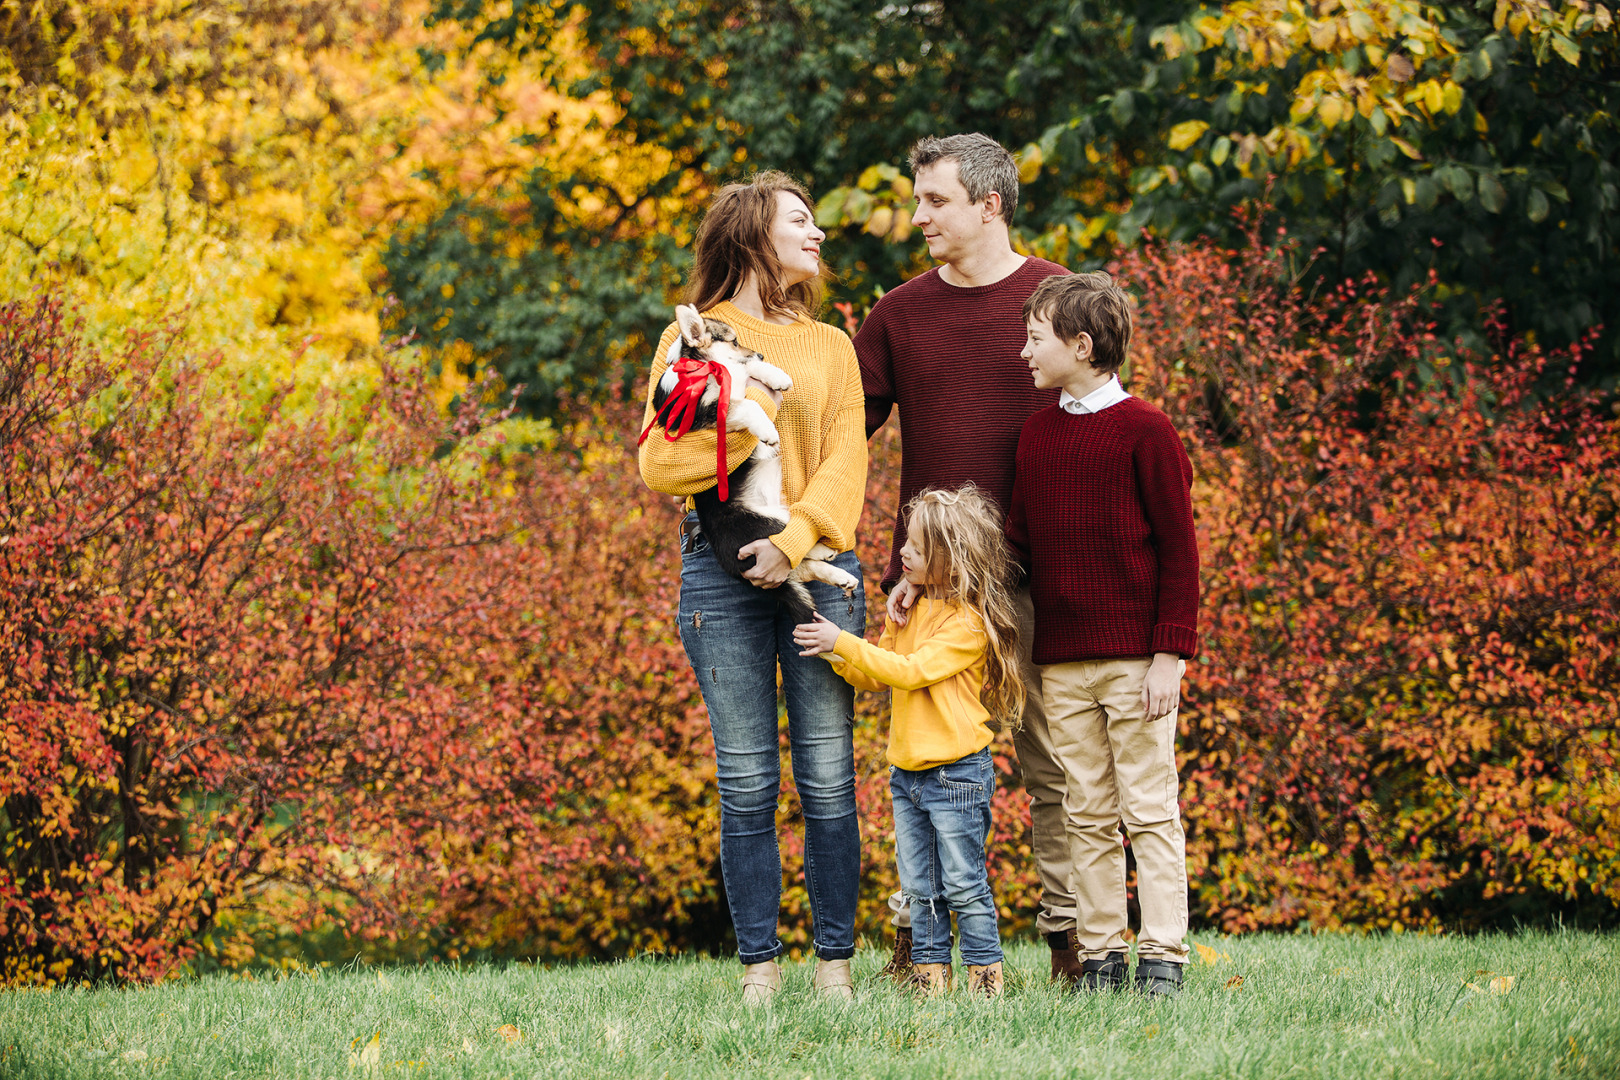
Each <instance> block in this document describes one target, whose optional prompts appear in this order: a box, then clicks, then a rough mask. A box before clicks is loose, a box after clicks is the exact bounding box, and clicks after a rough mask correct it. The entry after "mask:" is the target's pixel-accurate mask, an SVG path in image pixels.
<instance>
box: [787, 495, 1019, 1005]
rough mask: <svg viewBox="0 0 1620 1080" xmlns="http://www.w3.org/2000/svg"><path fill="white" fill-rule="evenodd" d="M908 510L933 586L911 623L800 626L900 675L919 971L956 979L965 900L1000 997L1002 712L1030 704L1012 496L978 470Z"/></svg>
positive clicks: (904, 812)
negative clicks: (985, 489)
mask: <svg viewBox="0 0 1620 1080" xmlns="http://www.w3.org/2000/svg"><path fill="white" fill-rule="evenodd" d="M906 516H907V521H908V523H909V524H908V533H907V539H906V544H905V546H904V547H902V548H901V549H900V559H901V566H902V568H903V571H904V577H905V579H906V580H907V581H910V582H912V583H913V584H915V585H918V586H920V587H921V588H922V589H923V591H924V595H923V597H922V598H921V599H920V600H918V601H917V604H916V606H915V607H914V608H913V609H912V612H911V615H910V618H908V619H907V620H906V623H905V625H903V626H897V625H895V623H894V621H893V620H892V619H891V620H889V622H888V623H887V624H886V625H885V626H884V628H883V636H882V637H881V638H879V639H878V643H877V644H876V645H873V644H870V643H869V642H867V641H866V640H865V639H863V638H861V637H859V636H857V635H855V634H851V633H849V632H847V631H843V630H840V629H839V628H838V627H837V626H836V625H834V624H833V623H831V622H828V621H827V620H825V619H823V618H820V617H819V616H818V617H817V619H816V621H815V622H813V623H805V624H803V625H800V626H798V627H797V628H795V630H794V632H793V640H794V642H795V643H796V644H797V645H799V647H800V648H801V649H803V650H804V651H803V652H802V653H801V654H800V655H802V656H815V655H818V654H819V655H821V656H824V657H826V659H828V660H830V661H831V662H832V665H833V667H834V669H835V670H837V672H838V673H839V674H840V675H842V676H843V677H844V678H845V679H846V680H847V681H848V682H849V683H851V684H852V685H854V686H857V687H860V688H862V689H866V690H882V689H885V688H889V687H892V688H893V690H894V699H893V702H892V716H891V719H890V723H889V765H890V768H889V790H890V792H891V793H892V795H893V796H894V834H895V854H896V859H897V861H898V862H899V865H900V888H901V890H902V891H903V892H904V893H905V894H906V897H907V899H908V900H909V901H910V902H911V912H912V915H911V927H912V930H911V932H912V959H913V961H914V962H915V963H916V971H917V981H918V983H919V985H920V986H921V988H922V990H923V991H924V992H925V993H927V994H936V993H942V992H944V991H945V990H947V989H948V988H949V987H950V984H951V916H950V913H951V912H953V911H954V912H955V913H956V925H957V929H958V930H959V932H960V933H961V937H962V963H963V964H965V965H966V966H967V969H968V986H969V989H970V990H971V991H972V992H974V993H979V994H984V995H987V996H990V997H997V996H999V995H1000V994H1001V990H1002V973H1001V962H1002V953H1001V937H1000V934H999V933H998V931H997V928H996V904H995V898H994V897H993V895H992V894H991V891H990V882H989V879H988V875H987V874H986V872H985V865H984V849H985V843H986V840H987V838H988V837H989V833H990V797H991V795H992V794H994V792H995V788H996V775H995V767H994V766H993V765H992V764H991V760H990V750H989V746H990V742H991V739H992V738H993V731H992V727H991V725H992V723H1000V724H1002V725H1005V726H1009V727H1016V726H1017V722H1018V717H1019V714H1020V713H1021V712H1022V711H1023V707H1024V682H1023V680H1022V679H1021V678H1020V677H1019V674H1018V659H1017V657H1018V612H1017V608H1016V607H1015V604H1014V600H1013V585H1014V581H1013V575H1014V569H1013V563H1012V560H1011V557H1010V554H1009V552H1008V549H1007V546H1006V541H1005V539H1004V538H1003V535H1002V524H1001V523H1002V513H1001V511H1000V509H999V508H998V507H997V506H996V504H995V502H994V501H993V500H991V499H990V498H989V497H988V496H986V495H985V494H983V493H982V492H981V491H979V489H978V488H976V487H974V486H973V485H972V484H968V485H966V486H964V487H962V488H961V489H959V490H956V491H941V490H938V489H931V490H928V491H924V492H922V493H921V494H919V495H918V496H917V497H916V498H914V499H913V500H912V501H911V503H910V505H909V506H908V507H907V508H906Z"/></svg>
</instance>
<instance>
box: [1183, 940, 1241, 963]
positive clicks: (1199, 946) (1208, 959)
mask: <svg viewBox="0 0 1620 1080" xmlns="http://www.w3.org/2000/svg"><path fill="white" fill-rule="evenodd" d="M1193 948H1194V949H1195V950H1197V952H1198V959H1199V960H1200V961H1201V962H1203V963H1205V964H1209V965H1211V966H1213V965H1215V964H1230V963H1231V962H1232V958H1231V957H1230V956H1227V955H1226V954H1225V953H1223V952H1219V951H1217V950H1215V949H1212V948H1210V947H1209V946H1208V945H1205V944H1204V943H1202V942H1199V941H1195V942H1193Z"/></svg>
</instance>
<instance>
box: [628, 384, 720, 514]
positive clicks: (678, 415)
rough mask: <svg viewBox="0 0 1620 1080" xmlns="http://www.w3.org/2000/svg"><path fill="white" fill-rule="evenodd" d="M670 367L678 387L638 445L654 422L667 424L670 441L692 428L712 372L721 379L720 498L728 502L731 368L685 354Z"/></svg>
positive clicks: (717, 423) (717, 436) (651, 422)
mask: <svg viewBox="0 0 1620 1080" xmlns="http://www.w3.org/2000/svg"><path fill="white" fill-rule="evenodd" d="M670 370H671V371H673V372H675V389H674V390H672V391H671V392H670V395H669V397H667V398H665V399H664V405H663V407H662V408H660V409H659V410H658V412H656V413H655V414H653V418H652V419H651V420H649V421H647V427H646V430H644V431H643V432H642V433H641V438H639V439H637V440H636V445H637V446H640V445H641V444H642V443H644V442H646V441H647V435H648V434H649V433H650V432H651V431H652V429H653V425H654V424H659V423H662V424H663V425H664V438H666V439H668V440H669V441H670V442H674V441H675V440H676V439H678V438H680V437H681V436H682V435H685V434H686V433H687V432H688V431H691V430H692V422H693V421H694V420H696V419H697V413H698V407H699V406H700V405H702V403H703V391H705V390H707V389H708V387H709V376H710V375H713V376H714V377H715V378H716V379H717V380H719V382H720V400H719V401H718V402H716V405H715V407H716V409H717V411H718V413H719V415H718V416H717V417H716V418H715V428H716V430H715V443H716V453H715V458H716V461H715V467H716V469H717V472H716V475H717V476H718V477H719V478H720V501H721V502H725V501H726V497H727V496H728V495H729V494H730V492H729V491H728V490H727V484H726V481H727V479H728V470H727V469H726V404H727V403H728V402H729V401H730V400H731V369H730V368H728V367H726V365H724V364H718V363H715V362H714V361H713V360H700V359H698V358H697V357H695V356H682V357H680V358H679V359H678V360H676V361H675V362H674V363H673V364H671V365H670Z"/></svg>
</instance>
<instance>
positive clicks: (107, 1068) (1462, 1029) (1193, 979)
mask: <svg viewBox="0 0 1620 1080" xmlns="http://www.w3.org/2000/svg"><path fill="white" fill-rule="evenodd" d="M1197 940H1198V941H1199V943H1200V944H1202V945H1204V946H1205V947H1206V948H1211V949H1214V950H1216V952H1217V953H1218V954H1220V955H1218V956H1215V958H1214V962H1213V963H1195V964H1193V965H1192V966H1191V967H1190V968H1189V969H1188V986H1187V990H1186V992H1185V993H1184V994H1183V996H1182V997H1181V999H1180V1000H1178V1001H1174V1002H1167V1001H1155V1000H1150V999H1145V998H1142V997H1138V996H1136V995H1134V994H1128V993H1127V994H1064V993H1060V992H1058V991H1057V990H1055V989H1053V988H1051V987H1050V986H1048V985H1047V984H1046V982H1045V973H1046V971H1045V969H1046V963H1047V956H1046V951H1045V948H1044V946H1040V945H1037V944H1033V943H1028V944H1024V943H1020V944H1018V945H1016V946H1014V947H1012V948H1011V949H1010V950H1009V953H1008V960H1009V962H1010V966H1011V969H1012V978H1011V980H1010V986H1009V991H1008V994H1007V996H1006V998H1004V999H1003V1000H1001V1001H997V1002H985V1001H979V1000H974V999H970V998H968V997H966V996H965V995H962V994H960V993H959V994H956V995H953V996H951V997H948V998H945V999H941V1000H935V1001H917V1000H914V999H912V998H911V997H909V996H907V995H905V994H902V993H901V992H899V991H897V990H895V989H893V988H891V987H889V986H888V985H887V984H880V983H877V982H876V981H874V976H875V973H876V971H877V969H878V968H879V967H880V966H881V965H882V963H883V961H884V959H885V958H884V956H883V955H882V954H881V953H879V952H876V951H864V952H862V953H861V954H860V956H859V957H857V959H856V972H857V979H858V981H859V984H860V996H859V999H858V1000H857V1002H856V1003H855V1004H854V1005H851V1006H842V1007H841V1006H837V1005H831V1004H823V1003H820V1002H817V1001H815V1000H813V999H812V998H811V997H810V993H809V989H810V968H809V965H806V964H789V965H787V979H786V986H785V988H784V990H783V992H782V994H781V995H780V996H779V998H778V999H777V1002H776V1003H775V1005H773V1006H771V1007H769V1008H766V1009H759V1010H749V1009H745V1008H744V1007H743V1006H741V1005H740V1004H739V1003H738V1000H737V999H738V989H737V979H738V974H739V968H738V966H737V965H736V964H735V963H730V962H721V961H711V960H696V959H682V960H641V961H634V962H630V963H623V964H614V965H604V966H576V967H561V968H554V969H550V970H548V969H545V968H539V967H531V966H528V965H510V966H504V967H474V968H461V969H457V968H453V967H445V966H426V967H417V968H393V969H388V970H386V971H379V970H376V969H371V970H361V971H349V972H342V973H333V972H327V973H323V974H320V975H319V976H310V975H295V976H292V977H285V978H274V979H262V978H261V979H259V980H257V981H254V980H249V979H242V978H236V979H233V978H230V977H210V978H205V979H194V980H188V981H177V982H173V983H169V984H165V985H162V986H157V987H153V988H149V989H126V990H116V989H103V990H58V991H55V992H51V993H42V992H39V991H27V990H24V991H9V992H5V993H0V1077H3V1078H5V1080H11V1078H18V1080H24V1078H45V1077H53V1078H54V1077H62V1078H67V1077H91V1076H95V1077H130V1078H134V1077H145V1076H173V1077H188V1078H189V1077H220V1078H224V1077H258V1076H275V1077H281V1076H286V1077H331V1078H352V1080H365V1078H367V1077H370V1076H378V1075H381V1076H389V1075H398V1076H414V1075H417V1074H420V1075H422V1076H468V1077H474V1076H476V1077H514V1078H516V1077H525V1078H526V1077H536V1076H547V1077H549V1076H578V1077H599V1076H601V1077H607V1076H613V1077H618V1076H637V1077H639V1076H647V1077H662V1076H670V1077H703V1076H718V1075H725V1074H731V1073H739V1074H744V1073H745V1074H747V1075H750V1076H781V1077H793V1078H795V1080H797V1078H801V1077H842V1076H851V1077H853V1076H906V1077H957V1076H964V1077H965V1076H1016V1077H1047V1076H1076V1077H1080V1076H1086V1077H1090V1076H1097V1077H1118V1078H1120V1080H1152V1078H1156V1077H1166V1078H1169V1077H1284V1076H1297V1077H1345V1078H1353V1080H1361V1078H1363V1077H1385V1076H1411V1077H1437V1076H1457V1077H1470V1078H1478V1077H1542V1076H1545V1077H1552V1076H1559V1077H1569V1076H1590V1077H1605V1078H1609V1077H1616V1076H1620V938H1617V937H1615V936H1612V935H1604V934H1584V933H1573V932H1569V933H1556V934H1545V933H1525V934H1519V935H1513V936H1489V937H1477V938H1458V937H1414V936H1411V935H1407V936H1404V937H1399V936H1397V937H1389V936H1384V937H1373V938H1362V937H1352V936H1340V935H1332V936H1327V935H1324V936H1319V937H1309V936H1254V937H1244V938H1217V937H1213V936H1208V935H1205V936H1201V937H1199V938H1198V939H1197ZM1238 976H1241V979H1239V978H1238ZM1499 976H1508V977H1510V978H1509V979H1503V978H1498V977H1499ZM1493 980H1494V981H1493ZM508 1025H509V1026H508ZM502 1028H505V1029H506V1030H505V1033H504V1034H503V1033H502V1031H501V1029H502ZM374 1036H375V1038H374Z"/></svg>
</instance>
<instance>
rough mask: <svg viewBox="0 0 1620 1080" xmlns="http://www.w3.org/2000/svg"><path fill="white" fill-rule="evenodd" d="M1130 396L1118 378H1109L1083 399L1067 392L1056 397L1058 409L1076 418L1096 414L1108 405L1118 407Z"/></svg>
mask: <svg viewBox="0 0 1620 1080" xmlns="http://www.w3.org/2000/svg"><path fill="white" fill-rule="evenodd" d="M1130 396H1131V395H1129V394H1127V393H1126V392H1125V388H1124V387H1123V386H1121V385H1119V376H1118V375H1113V376H1110V377H1109V379H1108V381H1107V382H1105V383H1103V384H1102V385H1101V386H1099V387H1098V388H1097V389H1095V390H1093V391H1092V392H1091V393H1089V394H1087V395H1086V396H1085V397H1083V398H1077V397H1075V396H1074V395H1073V394H1071V393H1069V392H1068V391H1067V390H1065V391H1063V393H1062V394H1061V395H1060V396H1059V397H1058V407H1059V408H1061V409H1062V410H1063V411H1064V412H1066V413H1072V414H1074V415H1076V416H1078V415H1081V414H1083V413H1098V412H1102V411H1103V410H1104V409H1106V408H1108V407H1109V406H1110V405H1118V404H1119V403H1120V402H1122V401H1124V400H1125V399H1126V398H1128V397H1130Z"/></svg>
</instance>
